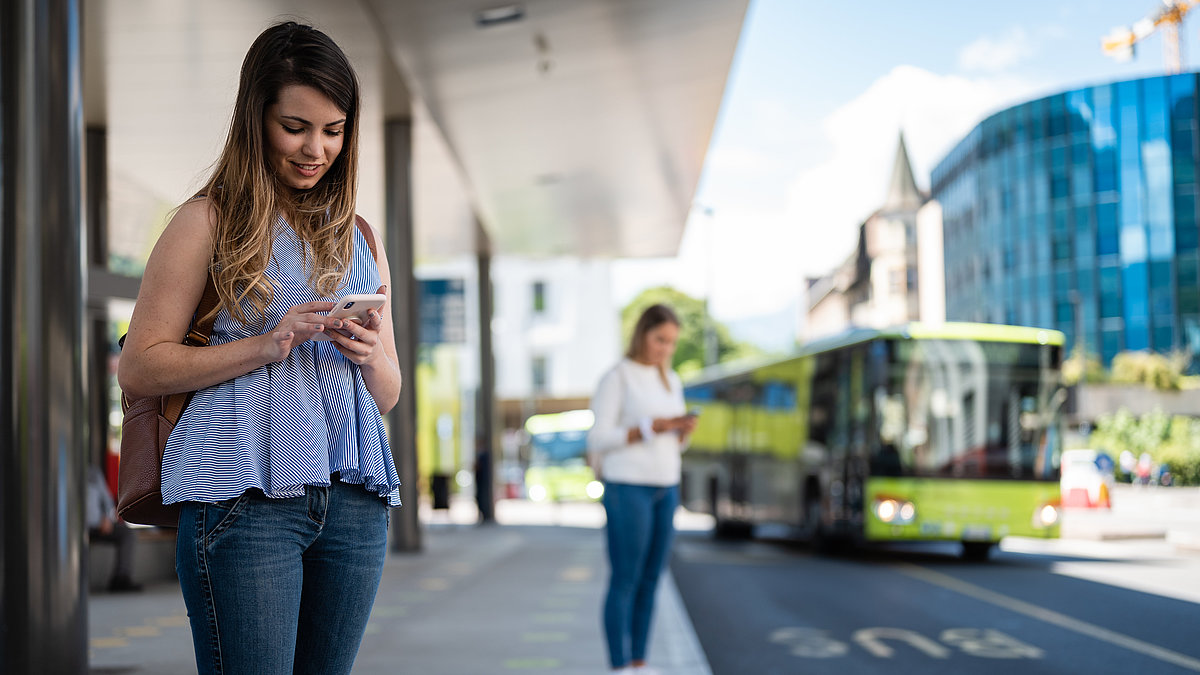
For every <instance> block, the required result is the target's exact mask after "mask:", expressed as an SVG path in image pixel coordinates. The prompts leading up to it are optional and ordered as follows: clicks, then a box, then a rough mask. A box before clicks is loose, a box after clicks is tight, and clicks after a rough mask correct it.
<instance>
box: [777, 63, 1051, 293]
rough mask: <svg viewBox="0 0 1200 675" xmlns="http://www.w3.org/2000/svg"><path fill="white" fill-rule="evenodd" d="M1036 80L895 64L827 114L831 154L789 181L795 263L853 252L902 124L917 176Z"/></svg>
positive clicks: (826, 262)
mask: <svg viewBox="0 0 1200 675" xmlns="http://www.w3.org/2000/svg"><path fill="white" fill-rule="evenodd" d="M1036 86H1037V84H1036V83H1033V82H1029V81H1023V80H1016V79H1011V78H999V77H994V78H979V79H969V78H966V77H962V76H957V75H938V74H935V73H931V72H929V71H926V70H922V69H920V68H917V67H914V66H906V65H902V66H897V67H895V68H893V69H892V70H891V72H889V73H887V74H886V75H884V76H883V77H881V78H879V79H878V80H876V81H875V82H874V83H872V84H871V86H870V87H868V88H867V90H866V91H864V92H863V93H862V94H861V95H859V96H858V97H857V98H855V99H853V100H852V101H850V102H848V103H846V104H844V105H842V106H841V107H839V108H837V109H836V110H834V111H833V112H832V113H831V114H830V115H829V116H828V117H826V118H825V120H824V121H823V129H824V132H825V137H826V140H827V141H828V143H829V145H830V147H831V148H832V150H831V152H830V154H829V155H828V156H827V158H826V159H825V160H824V161H822V162H820V163H819V164H816V165H814V166H811V167H809V168H807V169H805V170H803V171H801V172H800V174H799V175H797V176H796V178H795V180H794V181H793V182H792V188H791V192H790V195H789V204H788V212H789V214H790V219H791V221H792V222H793V223H795V226H796V227H797V228H798V230H799V232H800V237H799V238H800V241H801V244H802V245H801V246H800V247H799V248H798V249H797V253H798V255H797V259H796V263H797V264H798V265H799V267H801V268H802V269H803V270H804V272H805V273H806V274H810V275H816V274H821V273H824V272H826V271H828V270H830V269H832V268H833V267H834V266H836V265H837V264H839V263H840V262H841V261H842V260H844V259H845V257H846V256H847V255H849V253H850V251H851V250H852V248H853V246H854V244H855V242H856V241H857V235H858V225H859V224H860V223H862V221H863V220H864V219H865V218H866V217H867V216H869V215H870V214H871V213H872V212H873V211H874V210H875V209H876V208H878V207H879V205H880V203H881V202H882V201H883V198H884V194H885V192H886V190H887V181H888V178H889V176H890V173H891V169H892V162H893V160H894V158H895V154H896V143H897V138H898V135H899V132H900V130H901V129H903V130H904V137H905V143H906V145H907V147H908V153H909V158H910V160H911V161H912V165H913V173H914V175H915V176H916V179H917V184H918V185H919V186H920V187H922V188H923V189H928V187H929V186H928V183H929V173H930V171H931V170H932V169H933V166H934V164H935V163H936V162H938V161H940V160H941V158H942V157H943V156H944V155H945V154H946V153H947V152H949V151H950V150H951V148H952V146H953V144H954V143H957V142H958V141H959V140H960V139H961V138H962V137H963V136H965V135H966V133H967V132H968V131H970V130H971V128H972V127H974V126H975V125H976V124H978V123H979V122H980V121H981V120H982V119H983V118H984V117H985V116H986V115H988V114H990V113H992V112H994V111H996V110H998V109H1000V108H1003V107H1006V106H1008V105H1012V104H1014V103H1015V102H1016V101H1018V100H1019V99H1020V97H1021V96H1024V95H1027V94H1028V93H1029V92H1031V91H1033V90H1034V89H1035V87H1036Z"/></svg>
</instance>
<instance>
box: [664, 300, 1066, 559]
mask: <svg viewBox="0 0 1200 675" xmlns="http://www.w3.org/2000/svg"><path fill="white" fill-rule="evenodd" d="M1062 350H1063V335H1062V333H1060V332H1058V331H1053V330H1043V329H1039V328H1025V327H1016V326H1001V325H992V324H969V323H945V324H936V325H935V324H921V323H910V324H906V325H904V326H901V327H897V328H894V329H887V330H865V329H856V330H851V331H849V332H846V333H844V334H841V335H838V336H836V337H831V338H828V339H824V340H820V341H817V342H814V343H811V344H809V345H807V346H806V347H804V348H803V349H801V350H800V351H799V352H798V353H797V354H796V355H795V356H792V357H788V358H785V359H780V360H776V361H772V362H769V363H761V364H758V365H751V366H737V365H728V366H725V365H722V366H718V367H716V368H711V369H707V370H705V371H703V372H702V373H700V374H699V375H698V376H697V377H695V378H690V379H689V380H688V382H687V384H686V385H685V388H684V390H685V397H686V398H687V404H688V406H689V407H697V408H699V409H700V411H701V413H700V420H699V424H698V426H697V428H696V432H695V434H694V435H693V436H692V439H691V445H690V448H689V450H688V451H687V452H686V453H685V454H684V469H683V483H682V494H683V501H684V505H685V506H686V507H688V508H689V509H692V510H695V511H701V512H707V513H711V514H712V515H713V516H714V517H715V519H716V530H717V534H718V535H728V534H734V533H748V532H750V531H753V530H755V529H759V530H762V529H764V528H765V526H772V527H770V528H767V529H770V530H774V531H776V532H780V531H782V532H785V533H786V536H795V537H798V538H807V539H811V540H813V541H815V542H817V543H818V544H827V543H837V542H847V541H848V542H857V543H863V542H888V541H958V542H962V546H963V555H964V556H965V557H968V558H974V559H984V558H986V557H987V556H988V553H989V551H990V550H991V548H992V547H993V546H994V545H995V544H996V543H997V542H999V541H1000V539H1002V538H1003V537H1005V536H1009V535H1020V536H1026V537H1042V538H1054V537H1057V536H1058V533H1059V514H1060V503H1059V483H1058V479H1059V461H1060V457H1061V454H1062V450H1061V444H1062V428H1061V418H1060V415H1059V414H1058V410H1059V408H1060V407H1061V405H1062V403H1063V401H1064V399H1065V396H1066V393H1065V391H1064V389H1063V388H1062V386H1061V381H1060V365H1061V362H1062Z"/></svg>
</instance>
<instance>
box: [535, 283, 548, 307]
mask: <svg viewBox="0 0 1200 675" xmlns="http://www.w3.org/2000/svg"><path fill="white" fill-rule="evenodd" d="M545 312H546V282H544V281H535V282H533V313H534V314H544V313H545Z"/></svg>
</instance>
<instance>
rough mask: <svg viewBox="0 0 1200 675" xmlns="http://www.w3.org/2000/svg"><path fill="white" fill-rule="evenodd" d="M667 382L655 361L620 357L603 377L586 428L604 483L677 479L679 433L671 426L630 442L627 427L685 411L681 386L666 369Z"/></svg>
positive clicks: (662, 483) (663, 482)
mask: <svg viewBox="0 0 1200 675" xmlns="http://www.w3.org/2000/svg"><path fill="white" fill-rule="evenodd" d="M667 381H668V382H670V385H671V387H670V389H668V388H667V387H665V386H663V381H662V377H661V376H660V375H659V370H658V367H657V366H648V365H644V364H641V363H637V362H636V361H632V360H630V359H627V358H626V359H622V360H621V361H620V362H619V363H617V365H616V366H613V368H612V369H611V370H609V371H608V372H607V373H605V374H604V377H602V378H600V384H599V385H598V386H597V387H596V395H595V396H593V397H592V412H593V413H594V414H595V416H596V421H595V423H594V424H593V426H592V430H591V431H590V432H588V453H589V454H590V455H592V457H593V458H594V459H595V460H597V461H598V462H599V465H600V467H601V469H600V473H601V476H602V477H603V478H604V480H605V481H606V482H610V483H627V484H631V485H654V486H668V485H676V484H678V483H679V467H680V457H679V455H680V453H681V452H683V450H684V447H683V444H682V443H680V439H679V434H677V433H676V432H674V431H668V432H664V433H660V434H655V435H654V437H652V438H650V439H649V440H643V441H639V442H637V443H633V444H630V443H629V430H630V429H635V428H638V427H639V425H640V424H641V422H642V420H645V419H654V418H659V417H678V416H680V415H682V414H683V413H684V402H683V385H682V384H681V383H680V381H679V376H678V375H676V374H675V373H674V371H667Z"/></svg>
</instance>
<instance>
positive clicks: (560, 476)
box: [525, 410, 604, 502]
mask: <svg viewBox="0 0 1200 675" xmlns="http://www.w3.org/2000/svg"><path fill="white" fill-rule="evenodd" d="M594 419H595V418H594V416H593V415H592V411H591V410H568V411H566V412H560V413H544V414H541V415H532V416H530V418H529V419H527V420H525V432H526V433H528V434H529V451H530V453H529V454H530V458H529V468H527V469H526V470H525V495H526V496H527V497H529V499H531V500H533V501H535V502H542V501H549V502H564V501H576V500H593V501H594V500H597V499H600V497H602V496H603V495H604V485H603V484H602V483H601V482H600V481H598V480H596V475H595V473H593V471H592V469H591V467H589V466H588V463H587V433H588V431H589V430H590V429H591V428H592V422H593V420H594Z"/></svg>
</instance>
